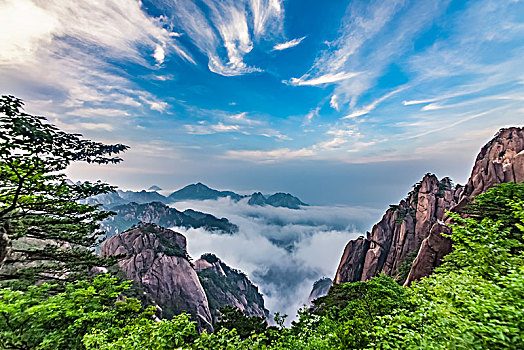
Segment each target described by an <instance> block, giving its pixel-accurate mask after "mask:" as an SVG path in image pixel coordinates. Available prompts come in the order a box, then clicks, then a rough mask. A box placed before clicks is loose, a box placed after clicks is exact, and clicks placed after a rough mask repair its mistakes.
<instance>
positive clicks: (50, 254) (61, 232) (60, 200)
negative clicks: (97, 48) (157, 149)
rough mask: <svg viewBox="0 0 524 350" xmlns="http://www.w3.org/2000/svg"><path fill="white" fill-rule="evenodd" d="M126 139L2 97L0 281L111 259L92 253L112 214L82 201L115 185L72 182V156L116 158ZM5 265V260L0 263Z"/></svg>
mask: <svg viewBox="0 0 524 350" xmlns="http://www.w3.org/2000/svg"><path fill="white" fill-rule="evenodd" d="M127 148H128V147H127V146H125V145H122V144H115V145H106V144H102V143H99V142H94V141H91V140H85V139H83V138H82V137H81V135H79V134H71V133H66V132H63V131H61V130H59V129H58V128H57V127H55V126H54V125H51V124H49V123H48V122H47V121H46V118H44V117H41V116H34V115H30V114H27V113H25V112H24V111H23V102H22V100H20V99H18V98H15V97H13V96H2V97H1V98H0V230H1V231H0V267H1V270H0V281H1V282H2V283H3V284H6V283H8V284H10V285H11V286H18V287H23V286H24V285H25V286H27V285H30V284H34V283H35V282H37V281H48V280H53V281H56V282H58V283H61V282H66V281H72V280H76V279H78V278H79V277H80V276H87V273H88V272H89V270H90V269H91V268H92V267H93V266H107V265H108V264H110V263H111V262H109V261H107V260H104V259H101V258H99V257H97V256H96V255H95V254H93V248H94V247H95V246H96V245H97V244H98V243H99V242H98V239H99V237H100V234H101V232H100V227H99V222H100V221H101V220H104V219H105V218H107V217H108V216H110V215H111V213H109V212H104V211H101V210H100V209H99V208H98V207H97V206H94V205H89V204H81V203H80V201H81V200H82V199H85V198H87V197H90V196H94V195H97V194H100V193H108V192H111V191H114V188H113V187H112V186H109V185H107V184H105V183H102V182H100V181H98V182H96V183H89V182H85V183H82V184H72V183H70V182H68V181H67V179H66V177H65V175H64V174H63V171H64V170H65V169H66V168H67V167H68V166H69V165H70V164H71V163H72V162H80V161H83V162H87V163H96V164H107V163H118V162H120V161H121V159H120V158H118V157H117V156H116V155H117V154H119V153H121V152H124V151H125V150H126V149H127ZM2 265H3V266H2Z"/></svg>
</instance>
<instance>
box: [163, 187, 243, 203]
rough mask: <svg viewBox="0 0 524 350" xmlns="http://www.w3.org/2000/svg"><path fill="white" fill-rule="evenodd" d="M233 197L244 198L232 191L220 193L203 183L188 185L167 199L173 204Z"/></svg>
mask: <svg viewBox="0 0 524 350" xmlns="http://www.w3.org/2000/svg"><path fill="white" fill-rule="evenodd" d="M225 197H231V199H233V200H237V201H238V200H241V199H242V198H244V197H243V196H241V195H239V194H237V193H235V192H232V191H218V190H214V189H212V188H210V187H208V186H206V185H204V184H203V183H201V182H198V183H196V184H191V185H187V186H186V187H184V188H182V189H180V190H178V191H175V192H173V193H171V194H170V195H169V196H168V197H167V198H168V199H169V200H170V201H171V202H178V201H184V200H207V199H218V198H225Z"/></svg>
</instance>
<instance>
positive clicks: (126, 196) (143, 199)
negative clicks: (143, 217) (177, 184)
mask: <svg viewBox="0 0 524 350" xmlns="http://www.w3.org/2000/svg"><path fill="white" fill-rule="evenodd" d="M117 193H118V195H119V196H120V198H122V199H123V200H124V201H126V202H135V203H139V204H144V203H151V202H162V203H169V200H168V199H167V197H166V196H163V195H161V194H160V193H158V192H156V191H146V190H142V191H121V190H118V191H117Z"/></svg>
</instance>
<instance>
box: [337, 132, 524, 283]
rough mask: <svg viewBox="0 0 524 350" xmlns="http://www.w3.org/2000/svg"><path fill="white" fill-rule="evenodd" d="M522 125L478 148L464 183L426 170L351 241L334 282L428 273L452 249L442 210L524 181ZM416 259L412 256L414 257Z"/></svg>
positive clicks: (457, 208) (407, 278) (408, 277)
mask: <svg viewBox="0 0 524 350" xmlns="http://www.w3.org/2000/svg"><path fill="white" fill-rule="evenodd" d="M523 150H524V129H523V128H509V129H502V130H500V131H499V133H497V135H496V136H495V137H494V138H493V139H492V140H491V141H490V142H489V143H487V144H486V145H485V146H484V147H483V148H482V149H481V151H480V153H479V155H478V156H477V159H476V161H475V165H474V167H473V171H472V173H471V176H470V179H469V180H468V183H467V184H466V186H464V187H462V186H453V185H452V183H451V180H450V179H449V178H444V179H442V180H438V179H437V177H436V176H435V175H432V174H426V175H425V176H424V178H423V179H422V181H421V182H420V183H418V184H416V185H415V186H414V187H413V190H412V191H411V192H410V193H409V194H408V196H407V197H406V198H405V199H404V200H402V201H401V202H400V203H399V204H398V205H392V206H391V207H390V209H388V210H387V211H386V213H385V214H384V216H383V217H382V219H381V220H380V222H378V223H377V224H375V225H374V226H373V229H372V230H371V232H368V233H367V236H366V238H364V237H360V238H358V239H356V240H352V241H350V242H349V243H348V244H347V245H346V247H345V249H344V253H343V255H342V259H341V261H340V264H339V266H338V269H337V273H336V276H335V280H334V283H344V282H355V281H365V280H368V279H370V278H371V277H374V276H377V275H378V274H379V273H381V272H383V273H385V274H386V275H388V276H394V277H396V278H397V279H398V280H399V281H400V282H404V280H405V283H406V284H409V283H411V282H412V281H414V280H417V279H419V278H421V277H424V276H427V275H429V274H430V273H431V272H432V271H433V269H434V268H435V267H436V266H438V265H439V264H440V262H441V260H442V258H443V257H444V256H445V255H446V254H448V253H449V252H450V251H451V241H450V240H449V239H447V238H444V237H442V235H441V234H442V233H443V232H448V228H447V226H446V225H445V222H444V220H445V212H446V211H448V210H455V211H460V209H461V208H463V207H464V206H465V205H466V204H467V203H469V202H470V201H471V198H472V197H473V196H475V195H477V194H480V193H483V192H485V191H486V190H487V189H489V188H490V187H493V186H494V185H495V184H499V183H502V182H511V181H516V182H522V181H524V152H523ZM413 259H414V260H413Z"/></svg>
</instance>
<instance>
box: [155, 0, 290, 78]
mask: <svg viewBox="0 0 524 350" xmlns="http://www.w3.org/2000/svg"><path fill="white" fill-rule="evenodd" d="M202 3H203V4H204V5H205V8H204V9H202V8H201V7H199V6H197V4H195V2H194V1H192V0H179V1H171V0H164V1H160V6H162V7H163V9H164V10H167V11H168V12H169V14H170V16H171V17H172V25H173V26H174V27H176V28H177V29H178V30H177V31H178V32H183V33H184V34H186V35H187V37H188V38H189V39H190V40H191V41H192V42H193V43H194V44H195V45H196V47H198V49H199V50H200V51H201V52H202V53H204V54H205V55H206V56H207V57H208V60H209V61H208V68H209V70H210V71H212V72H214V73H217V74H220V75H224V76H235V75H242V74H248V73H253V72H258V71H260V68H257V67H252V66H249V65H248V64H246V63H245V62H244V57H245V56H246V55H247V54H248V53H250V52H251V50H252V49H253V42H254V41H258V40H259V39H260V38H261V36H262V35H264V38H266V39H269V38H271V37H272V36H275V35H278V34H279V33H280V32H281V31H282V22H283V16H284V13H283V9H282V6H281V2H280V1H279V0H223V1H216V0H204V1H203V2H202ZM251 33H252V34H251ZM223 51H225V53H226V54H225V55H224V54H223V53H222V52H223Z"/></svg>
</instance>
